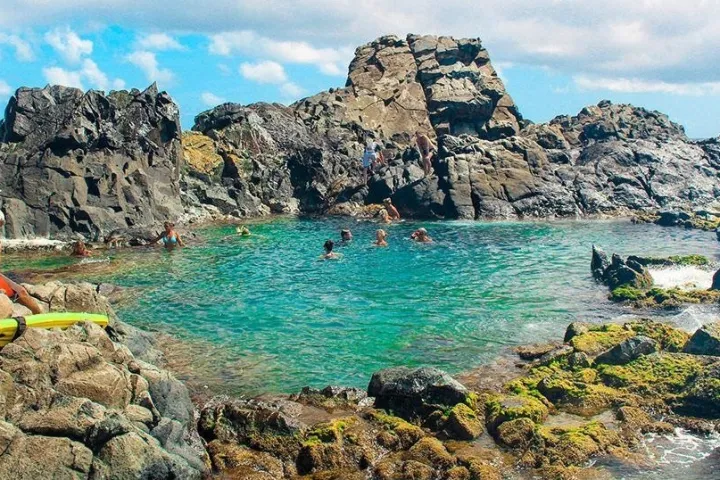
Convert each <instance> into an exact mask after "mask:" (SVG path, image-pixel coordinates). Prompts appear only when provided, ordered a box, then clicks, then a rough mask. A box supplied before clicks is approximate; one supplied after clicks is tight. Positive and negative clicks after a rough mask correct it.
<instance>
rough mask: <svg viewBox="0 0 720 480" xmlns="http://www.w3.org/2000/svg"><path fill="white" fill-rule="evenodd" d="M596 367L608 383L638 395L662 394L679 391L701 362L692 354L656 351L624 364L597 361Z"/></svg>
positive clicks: (694, 373) (699, 368)
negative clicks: (598, 363) (601, 363)
mask: <svg viewBox="0 0 720 480" xmlns="http://www.w3.org/2000/svg"><path fill="white" fill-rule="evenodd" d="M597 369H598V372H599V373H600V376H601V378H602V379H603V381H604V382H605V383H606V384H607V385H609V386H611V387H615V388H622V389H624V390H626V391H628V392H631V393H635V394H639V395H666V394H677V393H680V392H681V391H682V390H683V389H684V388H685V386H686V385H687V384H688V382H689V381H690V380H691V379H693V378H694V377H695V376H696V375H697V374H698V373H699V372H700V371H701V370H702V364H701V363H700V362H699V361H698V359H697V358H695V357H694V356H692V355H685V354H681V353H658V354H653V355H646V356H643V357H640V358H639V359H637V360H635V361H633V362H630V363H628V364H627V365H599V366H598V367H597Z"/></svg>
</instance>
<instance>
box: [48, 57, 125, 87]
mask: <svg viewBox="0 0 720 480" xmlns="http://www.w3.org/2000/svg"><path fill="white" fill-rule="evenodd" d="M43 76H44V77H45V80H47V82H48V83H50V84H54V85H64V86H66V87H76V88H80V89H82V90H85V81H87V84H88V85H90V87H92V88H94V89H97V90H105V91H107V90H109V89H110V88H111V87H112V88H113V89H114V90H122V89H123V88H125V81H124V80H122V79H120V78H116V79H114V80H112V81H110V79H109V78H108V76H107V75H106V74H105V72H103V71H102V70H100V67H98V65H97V64H96V63H95V62H93V61H92V60H90V59H89V58H86V59H85V60H83V63H82V66H81V68H80V69H79V70H68V69H64V68H61V67H47V68H43Z"/></svg>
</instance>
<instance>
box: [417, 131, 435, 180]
mask: <svg viewBox="0 0 720 480" xmlns="http://www.w3.org/2000/svg"><path fill="white" fill-rule="evenodd" d="M415 143H416V144H417V148H418V150H419V151H420V157H421V158H422V163H423V170H425V175H430V173H431V172H432V153H433V150H437V145H435V143H434V142H433V141H432V140H430V138H429V137H428V136H427V135H425V134H424V133H422V132H421V131H417V132H415Z"/></svg>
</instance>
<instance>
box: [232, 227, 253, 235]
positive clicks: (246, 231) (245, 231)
mask: <svg viewBox="0 0 720 480" xmlns="http://www.w3.org/2000/svg"><path fill="white" fill-rule="evenodd" d="M235 233H237V234H238V235H240V236H241V237H246V236H248V235H250V229H249V228H247V227H246V226H245V225H241V226H239V227H237V228H236V229H235Z"/></svg>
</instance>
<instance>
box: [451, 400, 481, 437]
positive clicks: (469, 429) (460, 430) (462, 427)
mask: <svg viewBox="0 0 720 480" xmlns="http://www.w3.org/2000/svg"><path fill="white" fill-rule="evenodd" d="M445 430H446V432H447V433H448V435H449V436H451V437H452V438H455V439H457V440H473V439H475V438H477V437H479V436H480V435H482V433H483V422H482V419H481V418H480V417H479V416H478V415H477V413H476V412H475V410H473V409H472V408H470V407H468V406H467V405H466V404H464V403H458V404H457V405H455V406H454V407H453V408H452V409H451V410H450V413H449V414H448V415H447V418H446V419H445Z"/></svg>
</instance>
